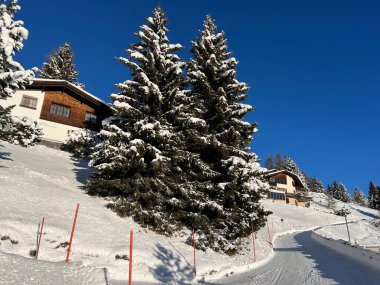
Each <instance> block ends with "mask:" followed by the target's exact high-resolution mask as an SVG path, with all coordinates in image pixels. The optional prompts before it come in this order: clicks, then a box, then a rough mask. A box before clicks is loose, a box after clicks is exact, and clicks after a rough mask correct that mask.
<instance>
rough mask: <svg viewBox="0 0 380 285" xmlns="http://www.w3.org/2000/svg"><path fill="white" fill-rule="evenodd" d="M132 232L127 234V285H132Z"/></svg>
mask: <svg viewBox="0 0 380 285" xmlns="http://www.w3.org/2000/svg"><path fill="white" fill-rule="evenodd" d="M132 254H133V230H131V231H130V233H129V276H128V285H132Z"/></svg>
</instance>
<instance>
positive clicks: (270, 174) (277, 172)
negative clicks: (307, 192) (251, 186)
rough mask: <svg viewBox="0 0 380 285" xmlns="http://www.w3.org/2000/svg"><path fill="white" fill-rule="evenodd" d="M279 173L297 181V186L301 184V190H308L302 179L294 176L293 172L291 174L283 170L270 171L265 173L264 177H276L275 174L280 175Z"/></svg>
mask: <svg viewBox="0 0 380 285" xmlns="http://www.w3.org/2000/svg"><path fill="white" fill-rule="evenodd" d="M281 173H283V174H285V175H288V176H290V177H292V178H293V179H294V180H297V182H298V183H299V184H301V185H302V187H303V188H305V189H308V187H307V185H306V184H305V183H304V182H303V181H302V179H301V178H300V177H299V176H298V175H297V174H295V173H293V172H291V171H289V170H285V169H281V170H278V169H270V170H268V171H267V172H265V173H264V175H265V176H266V177H273V176H276V175H277V174H281Z"/></svg>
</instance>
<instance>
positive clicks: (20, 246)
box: [0, 141, 376, 285]
mask: <svg viewBox="0 0 380 285" xmlns="http://www.w3.org/2000/svg"><path fill="white" fill-rule="evenodd" d="M88 174H89V170H88V167H87V162H86V161H75V160H72V159H71V158H70V156H69V155H68V154H67V153H65V152H61V151H58V150H54V149H50V148H47V147H44V146H35V147H31V148H22V147H19V146H15V145H11V144H8V143H5V142H1V141H0V202H1V207H0V253H1V254H2V256H6V258H3V259H2V264H0V270H1V269H2V268H14V270H15V271H9V272H14V273H13V274H7V275H3V276H5V277H4V278H7V282H6V283H5V284H8V283H11V282H12V281H14V280H21V279H18V278H19V277H20V278H23V276H19V275H20V274H21V272H25V274H26V275H28V276H29V277H30V278H35V279H36V280H40V279H38V278H40V277H41V276H45V277H46V278H47V277H49V278H50V277H51V278H53V279H54V280H61V279H62V278H63V277H64V276H65V278H70V276H72V277H73V278H76V277H75V276H77V275H75V274H76V273H75V272H77V271H78V272H79V271H80V272H82V273H83V274H82V275H80V276H81V277H80V279H78V280H81V281H80V282H79V281H78V283H75V282H70V283H68V284H87V283H86V282H87V281H86V278H87V279H88V280H89V281H88V284H94V285H96V284H105V277H104V274H103V272H104V268H106V269H107V271H108V272H109V279H110V284H125V282H126V280H127V279H128V260H124V259H116V255H126V256H128V255H129V232H130V230H131V229H132V230H134V258H133V260H134V261H133V265H134V269H133V277H134V281H136V282H140V284H149V283H153V284H194V283H195V284H197V283H199V284H202V282H203V283H204V282H210V283H212V282H219V280H220V279H221V278H222V277H224V276H227V275H228V276H230V275H236V274H239V273H243V272H250V271H251V270H255V269H256V268H258V267H259V265H260V264H263V263H265V262H267V260H268V259H267V258H268V257H269V256H271V254H272V249H271V246H270V242H269V240H270V239H269V237H268V230H269V232H270V235H271V238H273V234H279V233H283V232H287V231H290V232H291V231H294V230H306V229H309V228H313V227H317V226H321V225H327V224H332V223H337V222H343V221H344V218H342V217H338V216H336V215H333V214H331V211H330V210H328V209H326V207H325V206H324V204H323V203H324V197H323V194H313V196H314V197H313V198H314V200H315V201H316V202H315V203H312V206H311V207H310V208H303V207H296V206H294V205H287V204H284V203H275V202H272V201H270V200H264V201H263V204H264V207H265V208H266V209H268V210H271V211H272V212H273V214H272V215H271V216H270V217H269V220H268V224H267V226H266V227H264V228H262V229H261V230H260V231H259V232H258V233H256V235H257V236H256V237H257V238H256V258H257V262H256V263H254V262H253V256H252V241H251V237H247V239H246V241H245V245H244V247H243V248H242V249H241V251H240V253H239V254H237V255H235V256H232V257H231V256H227V255H225V254H222V253H217V252H214V251H211V250H208V251H207V252H203V251H197V253H196V256H197V276H195V275H194V270H193V249H192V247H191V246H189V245H187V244H186V243H185V241H186V239H187V238H188V237H189V235H190V231H183V232H181V233H179V234H178V235H176V236H173V237H170V238H168V237H165V236H161V235H157V234H155V233H154V232H151V231H149V230H146V229H142V228H141V227H140V226H139V225H138V224H136V223H135V222H134V221H133V220H132V219H130V218H125V219H122V218H120V217H118V216H117V215H116V214H115V213H113V212H112V211H111V210H109V209H107V208H106V207H105V205H106V204H107V201H105V200H104V199H101V198H94V197H90V196H88V195H86V194H85V193H84V192H83V191H82V190H81V185H82V183H83V182H84V181H85V179H86V177H87V175H88ZM77 203H80V209H79V216H78V222H77V228H76V231H75V235H74V241H73V246H72V254H71V257H70V260H71V261H72V262H73V265H75V264H76V266H77V267H75V268H77V269H75V270H74V271H70V270H67V271H64V270H63V269H64V268H66V267H64V266H63V264H62V261H64V260H65V257H66V250H67V246H66V245H65V243H66V242H67V241H68V240H69V237H70V230H71V226H72V222H73V217H74V212H75V207H76V204H77ZM338 206H342V205H339V203H338ZM350 206H351V207H352V209H353V210H352V214H351V215H350V216H349V219H350V220H361V219H363V218H371V217H375V216H376V211H373V210H370V209H367V208H364V207H359V206H357V205H353V204H351V205H350ZM43 216H44V217H45V227H44V231H43V237H42V243H41V251H40V254H39V260H41V261H42V262H40V261H38V262H37V261H35V260H33V259H32V258H31V256H30V255H29V252H30V250H33V249H35V247H36V231H37V226H38V223H40V221H41V219H42V217H43ZM281 219H283V222H281ZM332 235H334V233H332ZM368 235H370V233H368V234H367V238H368ZM2 237H9V239H4V240H1V238H2ZM361 238H365V237H361ZM11 240H13V241H14V242H13V243H12V242H11ZM16 242H17V243H16ZM3 254H4V255H3ZM21 257H22V258H21ZM16 259H17V262H16V263H17V266H18V267H16V266H14V265H13V264H15V262H14V260H16ZM24 264H25V265H24ZM82 266H83V267H82ZM17 268H19V269H17ZM23 268H24V269H25V268H30V271H26V270H23ZM33 268H35V269H33ZM59 268H62V270H63V271H62V274H61V279H59V278H58V276H56V275H55V273H54V272H56V273H59V272H60V270H59ZM78 268H80V269H78ZM7 272H8V271H7ZM26 272H30V274H29V273H26ZM86 272H93V275H96V276H100V277H99V278H98V277H96V278H98V279H91V278H92V277H91V276H92V274H87V273H86ZM74 273H75V274H74ZM99 274H100V275H99ZM28 276H27V277H28ZM29 277H28V278H29ZM90 277H91V278H90ZM49 278H47V279H46V280H50V279H49ZM78 278H79V277H78ZM94 278H95V277H94ZM28 280H29V279H28ZM0 284H1V282H0ZM14 284H32V283H30V282H29V283H28V282H26V281H25V283H23V282H16V283H14ZM39 284H42V285H43V284H51V282H48V281H46V283H43V282H40V283H39ZM57 284H59V283H57ZM136 284H138V283H136ZM205 284H207V283H205Z"/></svg>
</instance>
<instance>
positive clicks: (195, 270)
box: [193, 230, 197, 275]
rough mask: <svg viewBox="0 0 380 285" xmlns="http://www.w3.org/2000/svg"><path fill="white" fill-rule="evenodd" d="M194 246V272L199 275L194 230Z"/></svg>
mask: <svg viewBox="0 0 380 285" xmlns="http://www.w3.org/2000/svg"><path fill="white" fill-rule="evenodd" d="M193 248H194V274H195V275H197V260H196V256H195V248H196V243H195V233H194V230H193Z"/></svg>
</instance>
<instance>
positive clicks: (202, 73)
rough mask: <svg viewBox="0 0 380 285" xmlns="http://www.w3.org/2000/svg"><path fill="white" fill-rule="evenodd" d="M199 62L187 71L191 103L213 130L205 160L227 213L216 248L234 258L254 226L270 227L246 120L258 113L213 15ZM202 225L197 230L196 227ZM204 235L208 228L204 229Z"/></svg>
mask: <svg viewBox="0 0 380 285" xmlns="http://www.w3.org/2000/svg"><path fill="white" fill-rule="evenodd" d="M191 52H192V54H193V59H191V60H190V62H189V64H188V67H187V74H188V77H189V81H190V84H191V98H192V100H194V101H195V102H197V106H196V109H197V113H198V116H200V118H202V119H203V121H204V123H205V128H207V129H208V136H206V139H203V141H204V143H203V145H202V144H200V145H199V149H198V152H199V153H200V156H201V158H202V160H203V161H205V162H206V163H208V164H209V165H211V166H212V169H213V170H214V171H215V172H217V173H218V174H220V175H217V176H216V177H215V179H214V183H216V184H217V185H219V190H218V191H215V189H211V191H208V192H209V193H207V194H208V196H209V198H210V201H212V202H213V203H214V205H215V207H218V208H220V209H221V211H220V213H218V215H220V217H218V219H214V220H210V219H209V224H210V225H209V228H211V229H212V230H211V232H210V235H211V239H210V240H209V242H210V246H211V247H213V248H214V249H217V248H215V245H217V244H218V245H217V247H220V248H222V250H223V251H225V252H230V253H233V252H234V251H236V249H237V247H238V246H239V244H240V243H241V238H242V237H244V236H246V235H248V234H249V232H250V226H251V224H255V226H256V228H259V227H260V226H262V225H264V223H265V217H266V216H267V215H268V212H266V211H264V209H263V208H262V206H261V205H260V204H259V200H260V193H262V192H264V191H265V189H266V188H265V187H266V184H265V183H263V182H261V180H260V175H261V171H262V169H261V168H260V166H259V164H258V158H257V156H256V154H254V153H250V152H249V151H250V148H249V146H248V145H249V143H250V142H251V141H252V138H253V133H254V132H255V131H256V124H255V123H253V124H251V123H248V122H244V121H243V118H244V117H245V115H246V114H247V113H248V112H249V111H251V110H252V109H253V108H252V106H250V105H247V104H243V103H242V102H243V101H244V100H246V98H247V93H246V92H247V91H248V89H249V87H248V86H247V85H246V84H245V83H242V82H239V81H238V80H237V79H236V67H237V65H238V62H237V60H236V59H235V58H234V57H232V53H231V52H229V51H228V47H227V44H226V39H225V37H224V32H218V31H217V27H216V25H215V23H214V21H213V19H212V18H211V17H210V16H207V17H206V19H205V21H204V24H203V30H202V31H201V32H200V35H199V37H198V38H197V39H196V41H194V42H193V43H192V49H191ZM195 226H196V225H195ZM200 230H202V228H200Z"/></svg>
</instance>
